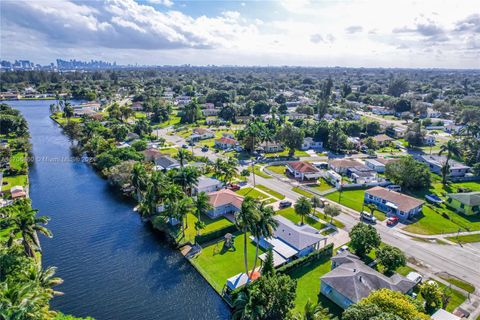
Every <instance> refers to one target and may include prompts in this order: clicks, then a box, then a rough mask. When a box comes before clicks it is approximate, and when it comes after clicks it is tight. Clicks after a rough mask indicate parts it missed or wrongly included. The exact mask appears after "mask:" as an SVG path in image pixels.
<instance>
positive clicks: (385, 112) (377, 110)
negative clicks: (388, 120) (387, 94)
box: [368, 106, 395, 115]
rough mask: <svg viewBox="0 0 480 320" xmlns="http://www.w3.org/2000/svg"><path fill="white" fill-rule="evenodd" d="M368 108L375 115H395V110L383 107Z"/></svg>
mask: <svg viewBox="0 0 480 320" xmlns="http://www.w3.org/2000/svg"><path fill="white" fill-rule="evenodd" d="M368 108H369V109H370V111H371V112H372V113H373V114H379V115H391V114H394V113H395V111H394V110H393V109H390V108H386V107H381V106H368Z"/></svg>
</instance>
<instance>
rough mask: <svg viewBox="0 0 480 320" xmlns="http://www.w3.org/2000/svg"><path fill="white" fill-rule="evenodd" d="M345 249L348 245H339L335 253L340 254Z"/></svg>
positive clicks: (346, 249)
mask: <svg viewBox="0 0 480 320" xmlns="http://www.w3.org/2000/svg"><path fill="white" fill-rule="evenodd" d="M345 251H348V246H341V247H340V248H339V249H338V250H337V254H340V253H342V252H345Z"/></svg>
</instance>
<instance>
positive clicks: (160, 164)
mask: <svg viewBox="0 0 480 320" xmlns="http://www.w3.org/2000/svg"><path fill="white" fill-rule="evenodd" d="M154 162H155V170H165V171H168V170H171V169H174V168H180V163H179V162H178V161H177V160H175V159H173V158H172V157H169V156H167V155H161V156H158V157H156V158H155V160H154Z"/></svg>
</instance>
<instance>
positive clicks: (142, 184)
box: [131, 163, 148, 201]
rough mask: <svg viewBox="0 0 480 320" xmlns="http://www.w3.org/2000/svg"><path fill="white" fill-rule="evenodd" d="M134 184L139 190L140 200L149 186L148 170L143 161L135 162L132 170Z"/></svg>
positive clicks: (138, 196)
mask: <svg viewBox="0 0 480 320" xmlns="http://www.w3.org/2000/svg"><path fill="white" fill-rule="evenodd" d="M131 179H132V184H133V186H134V187H135V189H136V191H137V199H138V201H141V200H142V192H143V191H144V190H145V189H146V188H147V184H148V183H147V179H148V176H147V171H146V170H145V167H144V166H143V165H142V164H141V163H135V165H134V166H133V170H132V175H131Z"/></svg>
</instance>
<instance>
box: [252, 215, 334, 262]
mask: <svg viewBox="0 0 480 320" xmlns="http://www.w3.org/2000/svg"><path fill="white" fill-rule="evenodd" d="M274 219H275V220H276V221H277V222H278V227H277V228H276V229H275V231H274V234H273V237H271V238H263V237H262V238H260V242H259V244H260V247H262V248H263V249H264V250H268V249H272V252H273V261H274V265H275V266H280V265H282V264H284V263H286V262H288V261H291V260H292V259H295V258H300V257H303V256H305V255H307V254H309V253H311V252H313V251H314V250H318V249H320V248H321V243H322V242H324V244H326V241H327V238H326V237H325V236H323V235H322V234H320V232H319V230H317V229H315V228H313V227H312V226H310V225H308V224H304V225H298V224H295V223H293V222H292V221H290V220H289V219H287V218H285V217H283V216H281V215H277V216H275V218H274ZM252 240H254V241H255V239H253V237H252ZM266 257H267V255H266V253H265V254H262V255H260V256H259V258H260V259H261V260H262V261H264V260H265V259H266Z"/></svg>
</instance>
